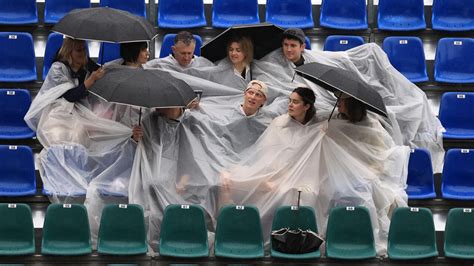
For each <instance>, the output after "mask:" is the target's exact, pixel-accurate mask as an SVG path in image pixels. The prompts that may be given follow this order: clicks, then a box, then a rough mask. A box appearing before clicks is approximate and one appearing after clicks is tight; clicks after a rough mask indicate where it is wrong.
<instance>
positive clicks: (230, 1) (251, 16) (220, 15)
mask: <svg viewBox="0 0 474 266" xmlns="http://www.w3.org/2000/svg"><path fill="white" fill-rule="evenodd" d="M256 23H260V17H259V15H258V1H257V0H238V1H236V0H214V1H213V3H212V26H213V27H214V28H229V27H232V26H233V25H241V24H256Z"/></svg>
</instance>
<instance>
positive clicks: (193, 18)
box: [158, 0, 206, 29]
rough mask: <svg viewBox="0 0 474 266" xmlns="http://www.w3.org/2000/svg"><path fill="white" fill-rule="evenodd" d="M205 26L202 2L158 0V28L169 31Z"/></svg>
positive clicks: (197, 0) (195, 0)
mask: <svg viewBox="0 0 474 266" xmlns="http://www.w3.org/2000/svg"><path fill="white" fill-rule="evenodd" d="M203 26H206V17H205V15H204V2H203V0H160V1H159V3H158V27H160V28H170V29H185V28H197V27H203Z"/></svg>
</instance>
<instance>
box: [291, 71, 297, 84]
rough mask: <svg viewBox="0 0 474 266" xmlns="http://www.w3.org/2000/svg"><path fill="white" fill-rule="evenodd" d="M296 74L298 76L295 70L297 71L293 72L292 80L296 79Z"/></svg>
mask: <svg viewBox="0 0 474 266" xmlns="http://www.w3.org/2000/svg"><path fill="white" fill-rule="evenodd" d="M295 76H296V71H295V73H293V78H291V82H293V81H294V80H295Z"/></svg>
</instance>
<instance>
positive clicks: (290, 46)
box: [282, 39, 305, 63]
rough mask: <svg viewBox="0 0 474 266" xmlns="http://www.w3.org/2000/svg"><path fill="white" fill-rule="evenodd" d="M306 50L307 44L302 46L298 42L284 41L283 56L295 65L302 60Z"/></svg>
mask: <svg viewBox="0 0 474 266" xmlns="http://www.w3.org/2000/svg"><path fill="white" fill-rule="evenodd" d="M304 48H305V44H304V43H303V44H300V42H299V41H297V40H292V39H291V40H290V39H284V40H283V43H282V49H283V54H284V55H285V57H286V58H287V59H288V60H290V61H291V62H293V63H294V62H297V61H298V60H300V58H301V55H302V54H303V51H304Z"/></svg>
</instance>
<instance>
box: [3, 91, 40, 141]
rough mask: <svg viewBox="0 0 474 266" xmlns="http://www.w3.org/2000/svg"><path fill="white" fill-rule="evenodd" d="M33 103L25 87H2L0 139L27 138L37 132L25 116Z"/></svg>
mask: <svg viewBox="0 0 474 266" xmlns="http://www.w3.org/2000/svg"><path fill="white" fill-rule="evenodd" d="M30 105H31V96H30V92H29V91H28V90H24V89H0V113H1V114H2V115H1V116H0V139H27V138H32V137H34V136H35V132H34V131H33V130H31V129H30V128H29V127H28V125H26V123H25V120H24V117H25V114H26V113H27V112H28V109H29V108H30Z"/></svg>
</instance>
